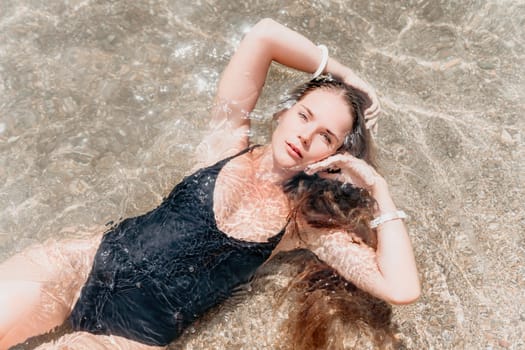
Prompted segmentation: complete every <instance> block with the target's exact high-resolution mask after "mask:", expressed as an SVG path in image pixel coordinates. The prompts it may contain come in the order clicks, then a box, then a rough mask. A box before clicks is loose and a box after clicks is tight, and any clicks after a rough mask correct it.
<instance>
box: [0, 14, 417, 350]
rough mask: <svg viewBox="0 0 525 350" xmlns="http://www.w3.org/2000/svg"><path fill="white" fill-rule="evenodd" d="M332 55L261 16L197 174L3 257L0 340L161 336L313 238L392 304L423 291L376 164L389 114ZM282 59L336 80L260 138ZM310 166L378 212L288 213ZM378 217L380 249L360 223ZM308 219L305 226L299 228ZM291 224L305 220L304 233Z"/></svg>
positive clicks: (92, 344) (96, 341)
mask: <svg viewBox="0 0 525 350" xmlns="http://www.w3.org/2000/svg"><path fill="white" fill-rule="evenodd" d="M327 57H328V56H327V52H326V49H325V48H319V47H317V46H315V45H314V44H313V43H312V42H311V41H309V40H308V39H306V38H305V37H303V36H301V35H300V34H298V33H296V32H294V31H292V30H290V29H287V28H286V27H284V26H282V25H279V24H278V23H276V22H274V21H272V20H268V19H265V20H262V21H260V22H259V23H258V24H257V25H256V26H255V27H254V28H253V29H252V30H251V31H250V32H249V33H248V34H247V35H246V36H245V38H244V39H243V41H242V42H241V44H240V46H239V48H238V49H237V51H236V52H235V54H234V56H233V57H232V59H231V61H230V62H229V64H228V66H227V67H226V69H225V71H224V72H223V75H222V77H221V80H220V83H219V87H218V92H217V97H216V106H217V108H215V109H214V110H213V112H212V116H211V123H210V132H209V134H208V136H207V137H206V138H205V139H204V140H203V141H202V143H201V145H200V146H199V147H198V148H197V152H196V162H197V166H196V167H195V169H194V170H195V172H194V173H193V174H192V175H189V176H187V177H185V178H184V179H183V180H182V182H181V183H179V184H178V185H177V186H176V187H175V188H174V189H173V190H172V192H171V193H170V194H169V196H168V197H167V198H166V199H165V200H164V201H163V202H162V203H161V204H160V206H159V207H158V208H156V209H154V210H152V211H151V212H149V213H147V214H144V215H142V216H139V217H135V218H130V219H126V220H123V221H122V222H121V223H119V224H118V225H116V226H115V227H113V228H112V229H110V230H109V231H108V232H106V233H105V234H104V235H103V236H102V235H101V234H98V235H95V236H94V237H93V239H91V240H87V239H86V240H70V241H62V242H55V243H49V244H44V245H43V246H39V247H33V248H29V249H28V250H27V251H25V252H23V253H21V254H19V255H16V256H14V257H12V258H11V259H9V260H7V261H6V262H4V263H3V264H2V265H0V309H1V310H2V314H1V315H0V349H6V348H8V347H9V346H11V345H14V344H16V343H19V342H22V341H24V340H25V339H27V338H28V337H31V336H34V335H37V334H42V333H44V332H47V331H49V330H51V329H53V328H54V327H56V326H58V325H60V324H62V323H63V322H64V321H66V320H67V322H68V323H69V324H71V326H72V328H73V329H74V330H75V331H76V332H74V333H72V334H68V335H66V336H64V338H63V339H61V340H60V341H59V342H62V343H67V344H68V346H69V347H76V345H75V344H79V345H78V347H81V346H83V347H89V348H96V347H97V346H98V347H112V346H121V347H125V348H150V347H151V348H155V347H164V346H166V345H167V344H169V343H170V342H171V341H173V340H174V339H175V338H177V337H178V336H179V335H180V334H181V332H182V331H183V330H184V328H185V327H187V326H188V325H189V324H191V323H192V322H193V321H194V320H195V319H197V318H198V317H199V316H201V315H202V314H203V313H205V312H206V311H207V310H209V309H210V308H211V307H213V306H215V305H217V304H218V303H220V302H221V301H223V300H224V299H226V298H228V296H229V295H230V294H231V293H232V290H233V289H234V288H236V287H237V286H239V285H240V284H243V283H245V282H247V281H248V280H249V279H250V278H251V277H252V276H253V274H254V272H255V271H256V269H257V268H258V267H259V266H261V265H262V264H263V263H264V262H265V261H266V260H268V259H269V258H270V257H271V256H272V254H274V253H276V252H278V251H282V250H290V249H296V248H307V249H310V250H311V251H312V252H313V253H315V254H316V255H317V256H318V257H319V258H320V259H321V260H322V261H324V262H325V263H326V264H328V265H329V266H331V267H333V268H334V269H335V270H336V271H337V272H338V273H339V274H340V275H341V276H343V277H344V278H345V279H346V280H348V281H351V282H352V283H354V284H355V285H356V286H357V287H358V288H361V289H362V290H364V291H367V292H368V293H370V294H372V295H374V296H376V297H378V298H380V299H383V300H385V301H387V302H389V303H393V304H406V303H410V302H413V301H414V300H416V299H417V298H418V296H419V293H420V286H419V280H418V275H417V270H416V266H415V262H414V256H413V252H412V247H411V244H410V240H409V237H408V234H407V232H406V229H405V226H404V224H403V221H402V220H400V219H401V217H402V215H401V214H400V212H399V211H398V210H397V208H396V206H395V204H394V202H393V201H392V199H391V197H390V195H389V191H388V186H387V184H386V182H385V180H384V179H383V178H382V177H381V176H380V175H379V174H378V173H377V172H376V171H375V170H374V168H373V167H372V166H371V165H370V164H371V163H372V161H373V158H372V157H373V152H372V150H371V139H370V131H369V130H368V128H367V127H368V126H370V125H371V124H373V122H374V119H375V118H376V116H377V113H378V111H379V107H378V103H377V98H376V96H375V93H374V91H373V89H372V88H370V87H369V86H368V85H367V84H366V83H365V82H363V81H362V80H361V79H359V78H358V77H357V76H356V75H355V74H354V73H353V72H352V71H351V70H350V69H348V68H346V67H344V66H343V65H341V64H340V63H338V62H337V61H335V60H334V59H332V58H328V59H327ZM272 61H276V62H279V63H281V64H284V65H286V66H288V67H291V68H295V69H298V70H302V71H305V72H310V73H311V72H316V73H315V74H316V75H319V74H320V73H326V74H331V75H333V76H334V77H338V79H334V78H317V79H313V80H312V81H310V82H308V83H306V84H305V85H304V86H302V87H299V88H298V89H297V90H296V91H295V92H294V94H293V96H292V99H293V102H294V104H293V105H292V106H291V107H290V108H287V109H285V110H283V111H281V112H279V113H277V115H276V119H277V122H278V125H277V127H276V129H275V131H274V132H273V135H272V141H271V143H270V144H269V145H265V146H261V147H253V146H250V140H249V137H248V135H249V133H248V131H249V129H250V120H249V118H247V113H249V112H250V111H251V110H252V109H253V108H254V106H255V104H256V102H257V99H258V97H259V95H260V92H261V89H262V87H263V85H264V82H265V78H266V74H267V72H268V69H269V67H270V64H271V63H272ZM316 70H317V71H316ZM363 105H366V107H367V108H366V111H365V112H364V113H363ZM367 123H368V125H367ZM305 173H306V174H308V175H313V174H316V175H315V177H316V178H321V177H325V178H332V179H337V180H339V181H341V182H343V183H351V184H353V185H354V186H356V187H359V188H362V189H363V190H362V191H364V192H363V193H365V192H366V193H369V194H370V195H371V198H373V202H374V203H375V204H374V206H373V210H372V209H371V211H370V212H369V215H359V216H358V218H359V219H358V220H357V219H356V220H353V221H350V223H349V225H341V222H339V221H336V224H334V226H333V227H331V226H328V227H324V228H317V229H316V230H308V229H306V228H307V227H314V226H315V225H312V223H315V215H313V216H312V217H301V218H298V219H297V220H295V219H294V218H293V215H290V214H291V212H295V211H294V210H293V208H296V207H298V206H299V204H300V198H299V197H297V196H294V195H292V194H293V193H295V192H294V191H293V190H290V187H289V186H292V187H293V186H299V182H297V181H296V179H298V177H301V176H305ZM294 183H295V185H294ZM285 189H286V191H285ZM363 195H364V194H363ZM348 209H349V210H350V209H351V208H348ZM313 213H315V211H313ZM372 216H373V217H375V219H374V220H375V221H373V222H375V225H377V249H375V250H372V249H369V248H366V247H365V246H364V245H362V244H359V241H358V240H356V237H357V236H356V235H354V234H352V233H355V232H359V230H360V228H359V227H360V225H367V224H369V222H368V220H369V219H370V218H371V217H372ZM301 220H304V221H305V222H308V223H309V224H308V225H306V226H304V225H303V226H301V223H302V222H303V221H301ZM297 225H298V226H297ZM293 227H304V228H305V229H304V230H303V231H304V232H301V235H296V234H293V231H294V229H293ZM80 344H82V345H80ZM44 346H46V345H44Z"/></svg>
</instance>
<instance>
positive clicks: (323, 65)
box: [312, 45, 328, 79]
mask: <svg viewBox="0 0 525 350" xmlns="http://www.w3.org/2000/svg"><path fill="white" fill-rule="evenodd" d="M317 47H318V48H319V49H321V54H322V56H321V63H319V67H318V68H317V70H316V71H315V72H314V74H312V79H315V78H317V77H318V76H320V75H321V74H323V72H324V70H325V68H326V65H327V64H328V48H327V47H326V46H325V45H318V46H317Z"/></svg>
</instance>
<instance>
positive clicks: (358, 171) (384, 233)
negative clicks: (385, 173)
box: [309, 154, 421, 304]
mask: <svg viewBox="0 0 525 350" xmlns="http://www.w3.org/2000/svg"><path fill="white" fill-rule="evenodd" d="M334 166H335V167H338V168H340V169H341V170H342V175H339V176H343V177H344V180H345V181H348V182H351V183H353V184H355V185H356V186H358V187H362V188H366V189H368V191H369V192H370V193H371V194H372V196H373V197H374V199H375V200H376V202H377V209H376V213H375V214H376V216H379V215H384V214H389V213H394V212H396V211H397V208H396V205H395V204H394V201H393V200H392V197H391V196H390V193H389V190H388V185H387V183H386V181H385V180H384V178H383V177H382V176H380V175H379V174H378V173H377V172H376V171H375V170H374V169H373V168H372V167H371V166H370V165H368V164H367V163H366V162H365V161H363V160H362V159H358V158H355V157H353V156H351V155H348V154H338V155H335V156H332V157H329V158H327V159H325V160H323V161H321V162H318V163H316V164H313V165H311V166H310V167H309V168H310V169H309V172H318V171H321V170H324V169H327V168H330V167H334ZM328 176H332V175H328ZM345 237H346V238H345ZM311 249H312V251H313V252H314V253H315V254H316V255H317V256H318V257H319V258H320V259H321V260H323V261H325V262H326V263H327V264H329V265H330V266H332V267H333V268H335V269H336V270H337V271H338V272H339V273H340V274H341V275H343V276H344V277H345V278H347V279H348V280H349V281H351V282H353V283H354V284H356V285H357V286H358V287H359V288H362V289H363V290H366V291H368V292H369V293H371V294H373V295H375V296H377V297H379V298H381V299H383V300H385V301H388V302H390V303H392V304H408V303H411V302H413V301H415V300H416V299H417V298H418V297H419V295H420V293H421V287H420V282H419V277H418V272H417V268H416V262H415V258H414V252H413V249H412V244H411V243H410V238H409V236H408V233H407V230H406V227H405V224H404V222H403V221H402V220H400V219H394V220H389V221H386V222H383V223H382V224H380V225H379V226H378V227H377V249H376V251H375V252H374V251H373V250H372V249H369V248H367V247H364V246H360V245H357V244H356V243H354V242H353V241H352V240H351V238H350V236H349V235H348V234H346V233H342V232H339V233H332V234H328V235H324V236H321V237H319V238H318V239H317V240H316V241H315V242H312V244H311Z"/></svg>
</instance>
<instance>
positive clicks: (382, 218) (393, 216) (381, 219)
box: [370, 210, 407, 228]
mask: <svg viewBox="0 0 525 350" xmlns="http://www.w3.org/2000/svg"><path fill="white" fill-rule="evenodd" d="M406 218H407V214H405V212H404V211H402V210H398V211H394V212H392V213H386V214H382V215H379V216H378V217H377V218H375V219H374V220H372V221H370V228H376V227H377V226H379V225H381V224H384V223H385V222H387V221H391V220H397V219H406Z"/></svg>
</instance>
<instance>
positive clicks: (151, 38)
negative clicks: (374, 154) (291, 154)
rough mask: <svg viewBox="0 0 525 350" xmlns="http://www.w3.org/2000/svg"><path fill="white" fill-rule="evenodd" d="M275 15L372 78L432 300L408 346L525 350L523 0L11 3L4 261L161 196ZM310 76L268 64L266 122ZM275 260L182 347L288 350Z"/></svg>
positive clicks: (6, 27) (2, 88) (6, 11)
mask: <svg viewBox="0 0 525 350" xmlns="http://www.w3.org/2000/svg"><path fill="white" fill-rule="evenodd" d="M262 17H272V18H274V19H276V20H277V21H279V22H281V23H284V24H286V25H288V26H289V27H291V28H293V29H296V30H299V31H300V32H302V33H304V34H305V35H306V36H307V37H309V38H310V39H312V40H313V41H314V42H318V43H324V44H325V45H327V46H328V47H329V48H330V53H331V55H333V56H335V57H337V58H338V59H340V60H341V61H342V62H344V63H346V64H348V65H349V66H350V67H352V68H354V69H355V70H356V71H357V72H358V73H359V74H360V75H362V76H363V77H365V78H366V79H367V80H368V81H369V82H370V83H371V84H372V85H374V86H375V87H376V88H377V90H378V92H379V95H380V97H381V101H382V107H383V113H382V115H381V117H380V125H379V133H378V137H377V141H378V144H379V146H380V154H381V161H382V170H383V173H384V174H385V176H386V178H387V180H388V181H389V183H390V184H391V190H392V193H393V195H394V197H395V199H396V202H397V203H398V206H399V207H400V208H403V209H404V210H405V211H406V212H407V213H408V214H409V216H410V218H409V220H408V221H407V224H408V227H409V230H410V234H411V237H412V240H413V244H414V246H415V251H416V257H417V261H418V266H419V269H420V274H421V278H422V282H423V294H422V297H421V299H420V300H419V301H418V302H417V303H416V304H413V305H410V306H403V307H395V308H394V318H393V322H395V323H396V324H397V325H398V326H399V330H400V338H401V340H402V342H403V346H404V347H405V348H407V349H523V348H525V341H524V338H523V335H524V334H525V306H524V305H525V267H524V266H525V249H524V247H525V237H524V232H523V231H524V227H525V210H524V209H523V208H524V206H523V198H525V183H524V176H525V148H524V143H525V140H524V138H525V119H524V118H523V114H524V111H525V78H524V77H525V68H524V67H525V50H524V46H525V20H524V19H525V2H524V1H523V0H517V1H509V0H501V1H496V0H478V1H445V0H439V1H427V0H422V1H415V0H414V1H389V2H385V1H380V0H371V1H364V0H363V1H342V0H341V1H337V0H325V1H322V0H319V1H313V2H307V1H289V2H285V3H283V2H280V1H264V2H263V1H250V2H244V1H242V2H241V1H232V2H226V1H211V0H208V1H195V2H191V3H190V2H185V1H168V0H166V1H160V0H159V1H139V2H130V1H122V0H120V1H90V0H70V1H68V0H63V1H58V0H51V1H38V0H17V1H12V0H4V1H2V2H0V260H3V259H5V258H6V257H8V256H10V255H12V254H14V253H15V252H17V251H20V250H21V249H23V248H24V247H26V246H28V245H30V244H33V243H36V242H42V241H43V240H45V239H46V238H49V237H62V236H70V235H72V234H75V232H79V231H81V230H86V229H89V227H91V226H94V225H100V224H104V223H106V222H109V221H112V220H113V221H118V220H119V219H120V218H123V217H129V216H134V215H138V214H141V213H143V212H145V211H147V210H149V209H151V208H153V207H155V206H156V205H157V204H158V203H159V202H160V201H161V199H162V198H163V197H164V196H166V195H167V194H168V193H169V191H170V190H171V188H172V187H173V185H175V184H176V183H177V182H178V181H179V180H180V179H181V178H182V176H183V175H184V174H186V173H187V172H188V171H189V169H190V167H191V166H192V163H191V156H192V152H193V150H194V149H195V147H196V145H197V144H198V142H199V140H200V139H201V137H202V135H203V131H204V127H205V125H206V121H207V118H208V111H209V109H210V106H211V101H212V98H213V95H214V91H215V86H216V83H217V81H218V79H219V75H220V72H221V70H222V69H223V68H224V66H225V65H226V63H227V61H228V58H229V57H230V55H231V54H232V52H233V51H234V49H235V47H236V45H237V44H238V42H239V40H240V38H241V37H242V34H243V32H244V31H246V30H247V29H248V28H250V26H251V25H253V24H255V23H256V22H257V20H258V19H260V18H262ZM305 79H307V75H306V74H301V73H296V72H291V71H288V70H286V69H283V68H282V67H277V66H275V67H273V69H272V71H271V73H270V76H269V78H268V81H267V85H269V86H271V87H272V88H270V89H267V90H266V91H265V92H264V95H263V97H262V99H261V101H260V103H259V104H258V106H257V109H256V111H255V112H254V114H253V120H254V121H253V123H254V128H253V134H254V140H255V142H258V143H263V142H265V141H267V140H268V130H269V120H270V118H271V114H272V113H273V112H274V111H275V110H276V105H277V102H278V101H279V100H280V99H281V97H282V96H283V94H285V93H286V91H287V90H288V89H290V88H291V87H293V86H294V85H295V84H297V83H300V82H302V81H304V80H305ZM290 269H291V268H290V267H289V266H288V265H287V264H281V263H279V262H274V263H273V264H270V265H269V266H268V267H267V268H265V270H264V273H263V277H261V278H260V280H259V281H260V282H259V283H255V284H254V287H253V290H252V294H251V296H249V297H244V298H241V299H240V300H235V301H232V302H230V303H228V304H227V305H225V306H224V307H221V308H219V309H217V310H215V311H213V312H212V313H210V315H208V316H207V317H205V318H204V320H203V321H202V322H200V323H199V324H198V325H196V326H195V327H192V328H190V329H189V330H188V332H187V334H186V335H185V336H183V337H182V338H181V339H180V340H178V341H177V342H176V343H175V344H173V346H172V348H173V349H179V348H180V349H208V348H209V349H211V348H214V349H285V348H286V344H284V343H283V342H282V341H280V339H281V338H280V336H279V333H278V332H279V325H280V322H281V321H282V320H283V319H284V318H286V313H287V312H286V307H285V306H283V307H281V308H278V309H277V311H274V310H273V309H272V308H271V305H273V304H274V299H275V297H274V292H275V291H276V290H278V289H279V288H280V287H282V286H284V285H285V284H286V283H287V278H288V277H287V276H288V275H289V271H290Z"/></svg>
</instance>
